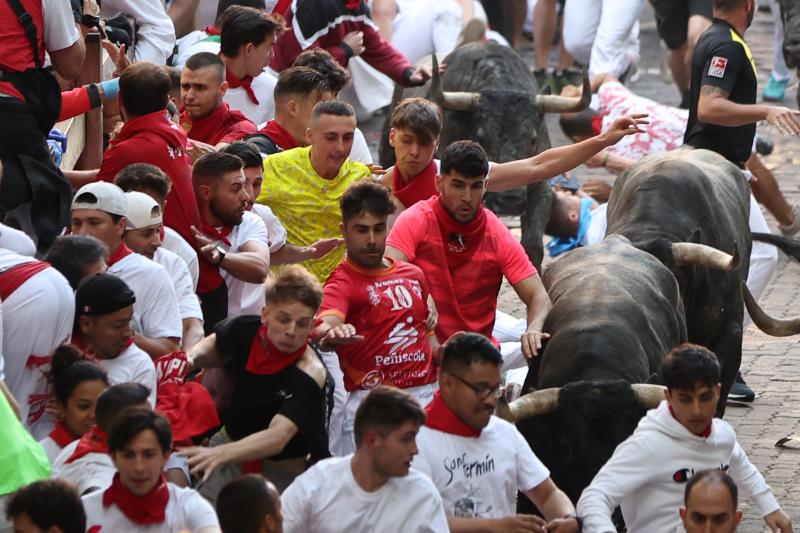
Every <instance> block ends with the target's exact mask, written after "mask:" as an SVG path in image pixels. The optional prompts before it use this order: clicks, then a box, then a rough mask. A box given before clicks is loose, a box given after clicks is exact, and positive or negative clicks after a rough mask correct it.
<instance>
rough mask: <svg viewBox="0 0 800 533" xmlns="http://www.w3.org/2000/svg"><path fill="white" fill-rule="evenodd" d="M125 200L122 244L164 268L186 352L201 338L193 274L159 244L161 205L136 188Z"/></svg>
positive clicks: (201, 330)
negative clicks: (124, 227)
mask: <svg viewBox="0 0 800 533" xmlns="http://www.w3.org/2000/svg"><path fill="white" fill-rule="evenodd" d="M125 200H126V201H127V211H126V213H125V226H126V229H125V236H124V237H123V239H124V241H125V244H126V245H127V246H128V248H130V249H131V250H133V251H134V252H136V253H137V254H141V255H143V256H145V257H146V258H148V259H150V260H151V261H155V262H156V263H158V264H159V265H161V266H162V267H164V269H165V270H166V271H167V273H168V274H169V277H170V280H171V281H172V287H173V288H174V289H175V297H176V298H177V301H178V310H179V311H180V316H181V322H182V323H183V337H182V341H181V349H183V350H184V351H186V350H188V349H189V348H191V347H192V346H194V345H195V344H197V342H199V341H200V339H202V338H203V312H202V311H201V309H200V302H199V300H198V299H197V295H196V294H195V292H194V286H193V285H192V276H191V275H190V274H189V269H188V268H187V267H186V263H184V262H183V259H181V258H180V257H178V255H177V254H174V253H172V252H170V251H169V250H166V249H164V248H163V247H162V246H161V223H162V217H161V206H159V205H158V203H157V202H156V201H155V200H154V199H153V198H152V197H151V196H149V195H147V194H145V193H143V192H138V191H129V192H126V193H125Z"/></svg>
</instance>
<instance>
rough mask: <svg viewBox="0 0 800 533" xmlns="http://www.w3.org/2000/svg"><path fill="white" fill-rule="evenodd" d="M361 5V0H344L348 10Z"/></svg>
mask: <svg viewBox="0 0 800 533" xmlns="http://www.w3.org/2000/svg"><path fill="white" fill-rule="evenodd" d="M360 5H361V0H346V2H345V4H344V7H346V8H347V9H349V10H350V11H353V10H356V9H358V6H360Z"/></svg>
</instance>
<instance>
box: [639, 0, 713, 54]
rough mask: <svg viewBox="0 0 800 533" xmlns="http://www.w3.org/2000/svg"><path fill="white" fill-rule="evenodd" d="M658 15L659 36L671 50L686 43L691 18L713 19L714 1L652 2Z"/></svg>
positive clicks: (664, 0) (672, 0) (652, 0)
mask: <svg viewBox="0 0 800 533" xmlns="http://www.w3.org/2000/svg"><path fill="white" fill-rule="evenodd" d="M650 3H651V4H652V5H653V11H655V15H656V27H657V28H658V35H659V36H660V37H661V39H662V40H663V41H664V44H666V45H667V48H669V49H670V50H675V49H676V48H680V47H681V46H682V45H683V43H685V42H686V29H687V25H688V23H689V17H693V16H695V15H701V16H703V17H705V18H707V19H708V20H709V21H710V20H711V17H712V0H650Z"/></svg>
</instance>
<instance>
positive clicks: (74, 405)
mask: <svg viewBox="0 0 800 533" xmlns="http://www.w3.org/2000/svg"><path fill="white" fill-rule="evenodd" d="M49 378H50V383H51V385H52V387H53V392H54V396H55V398H54V400H55V409H56V411H57V418H58V421H57V422H56V425H55V427H54V428H53V430H52V431H51V432H50V434H49V435H47V437H45V438H44V439H42V440H41V441H39V444H41V445H42V447H43V448H44V451H45V453H47V459H48V460H49V461H50V463H51V464H52V462H53V460H54V459H55V458H56V456H57V455H58V454H59V453H60V452H61V450H62V449H63V448H64V447H65V446H66V445H67V444H69V443H70V442H72V441H74V440H77V439H79V438H81V436H83V434H84V433H86V432H87V431H89V430H90V429H91V428H92V426H94V425H95V417H94V407H95V403H97V397H98V396H100V394H101V393H102V392H103V391H104V390H106V389H107V388H108V377H107V376H106V373H105V371H104V370H103V369H102V368H100V367H99V366H97V365H96V364H95V363H93V362H91V361H89V360H87V359H86V358H84V356H83V353H82V352H81V351H80V350H78V349H77V348H75V347H74V346H72V345H67V344H65V345H61V346H59V347H58V348H56V351H55V352H54V353H53V360H52V363H51V371H50V376H49Z"/></svg>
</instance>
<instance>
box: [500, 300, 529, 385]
mask: <svg viewBox="0 0 800 533" xmlns="http://www.w3.org/2000/svg"><path fill="white" fill-rule="evenodd" d="M527 329H528V323H527V321H525V319H522V318H514V317H513V316H511V315H509V314H508V313H504V312H503V311H500V310H499V309H498V310H497V311H496V312H495V317H494V329H493V330H492V337H494V338H495V339H497V341H498V342H499V343H500V354H501V355H502V356H503V366H502V367H501V368H500V372H501V373H505V372H508V371H509V370H513V369H515V368H524V367H527V366H528V361H526V360H525V356H524V355H523V354H522V344H521V343H520V342H519V338H520V337H522V335H523V334H524V333H525V330H527Z"/></svg>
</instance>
